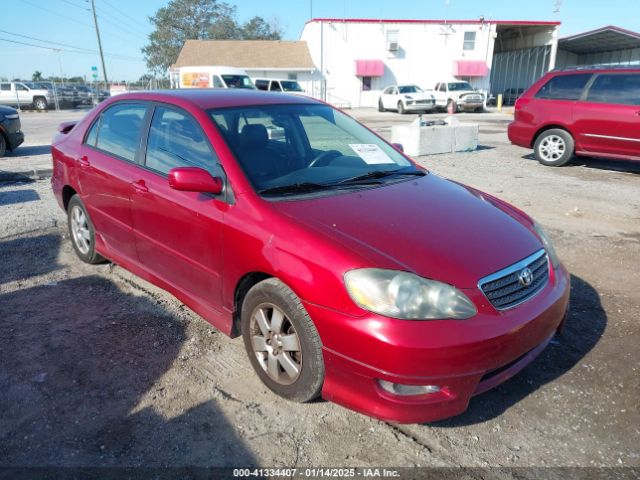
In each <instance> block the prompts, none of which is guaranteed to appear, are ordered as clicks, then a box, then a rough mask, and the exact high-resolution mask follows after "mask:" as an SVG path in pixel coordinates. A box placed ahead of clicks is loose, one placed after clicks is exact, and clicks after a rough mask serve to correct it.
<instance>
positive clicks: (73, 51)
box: [0, 38, 142, 62]
mask: <svg viewBox="0 0 640 480" xmlns="http://www.w3.org/2000/svg"><path fill="white" fill-rule="evenodd" d="M0 41H1V42H9V43H16V44H18V45H26V46H29V47H36V48H42V49H44V50H51V51H53V52H67V53H80V54H82V55H95V54H97V53H98V52H97V51H96V50H87V51H82V50H69V49H66V48H56V47H45V46H44V45H36V44H35V43H27V42H20V41H18V40H10V39H8V38H0ZM38 41H40V40H38ZM105 55H107V56H110V57H113V58H116V59H118V60H125V61H131V62H132V61H136V62H139V61H141V60H142V59H141V58H134V57H125V56H122V55H117V54H109V53H106V54H105Z"/></svg>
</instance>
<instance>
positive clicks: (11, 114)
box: [4, 113, 20, 120]
mask: <svg viewBox="0 0 640 480" xmlns="http://www.w3.org/2000/svg"><path fill="white" fill-rule="evenodd" d="M4 118H6V119H7V120H17V119H19V118H20V115H18V114H17V113H10V114H9V115H5V116H4Z"/></svg>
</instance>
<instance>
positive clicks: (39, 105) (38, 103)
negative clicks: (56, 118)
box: [33, 97, 48, 111]
mask: <svg viewBox="0 0 640 480" xmlns="http://www.w3.org/2000/svg"><path fill="white" fill-rule="evenodd" d="M33 106H34V107H35V108H36V110H40V111H44V110H46V109H47V106H48V104H47V100H46V99H45V98H44V97H37V98H34V99H33Z"/></svg>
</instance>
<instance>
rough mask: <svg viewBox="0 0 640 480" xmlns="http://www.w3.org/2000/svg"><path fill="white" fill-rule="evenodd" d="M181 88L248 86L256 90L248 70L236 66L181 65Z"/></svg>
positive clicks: (247, 87)
mask: <svg viewBox="0 0 640 480" xmlns="http://www.w3.org/2000/svg"><path fill="white" fill-rule="evenodd" d="M179 87H180V88H246V89H250V90H255V88H256V87H255V85H254V84H253V82H252V81H251V79H250V78H249V75H247V72H245V71H244V70H242V69H240V68H235V67H224V66H219V67H180V80H179Z"/></svg>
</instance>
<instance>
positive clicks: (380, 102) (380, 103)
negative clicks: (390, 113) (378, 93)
mask: <svg viewBox="0 0 640 480" xmlns="http://www.w3.org/2000/svg"><path fill="white" fill-rule="evenodd" d="M378 111H379V112H384V111H386V110H385V109H384V104H383V103H382V99H380V100H378Z"/></svg>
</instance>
